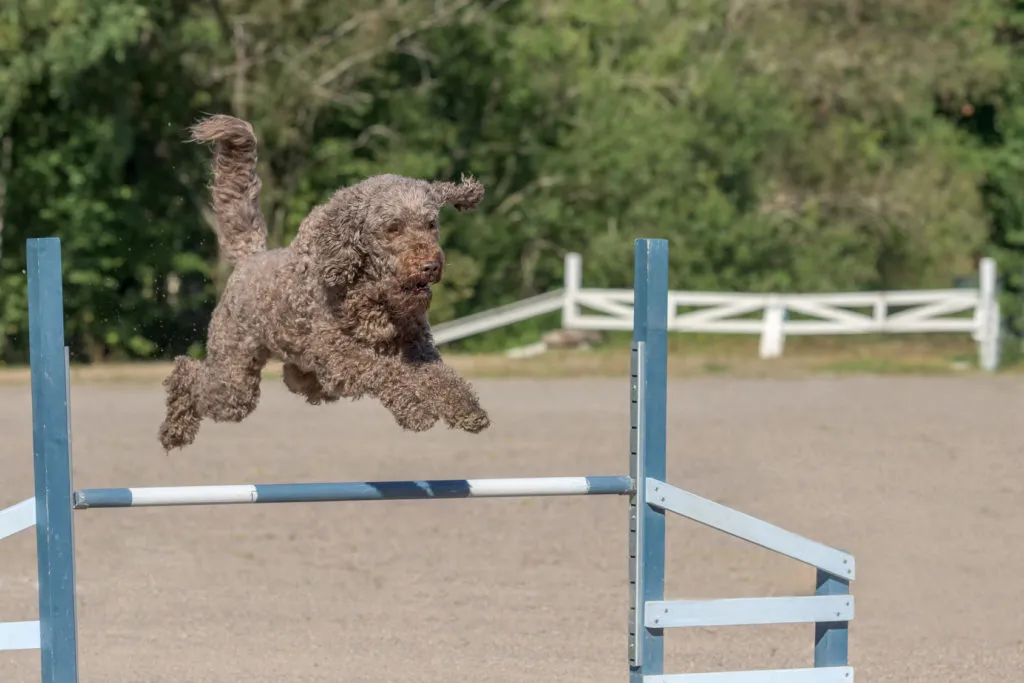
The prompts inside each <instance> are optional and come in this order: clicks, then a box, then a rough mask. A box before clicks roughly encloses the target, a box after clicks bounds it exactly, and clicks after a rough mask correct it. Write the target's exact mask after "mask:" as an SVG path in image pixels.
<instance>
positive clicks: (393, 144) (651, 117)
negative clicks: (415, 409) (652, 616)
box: [0, 0, 1024, 361]
mask: <svg viewBox="0 0 1024 683" xmlns="http://www.w3.org/2000/svg"><path fill="white" fill-rule="evenodd" d="M204 112H227V113H232V114H235V115H238V116H243V117H245V118H248V119H250V120H251V121H253V123H254V125H255V127H256V129H257V133H258V135H259V138H260V144H261V157H260V159H261V161H260V164H261V167H260V172H261V174H262V176H263V178H264V193H263V197H262V206H263V210H264V213H265V214H266V216H267V218H268V223H269V226H270V234H271V239H272V242H273V244H275V245H280V244H284V243H287V241H288V240H289V239H290V238H291V236H292V235H293V234H294V231H295V230H296V228H297V226H298V223H299V221H300V220H301V219H302V217H303V216H304V215H305V213H306V212H307V211H308V210H309V208H310V207H311V206H312V205H314V204H315V203H317V202H319V201H322V200H324V199H325V198H326V197H327V196H328V195H329V194H330V192H331V191H332V190H333V189H335V188H336V187H337V186H339V185H341V184H345V183H349V182H353V181H356V180H358V179H359V178H361V177H363V176H365V175H368V174H372V173H377V172H383V171H390V172H397V173H403V174H409V175H417V176H424V177H457V176H458V175H459V173H460V172H463V171H468V172H471V173H473V174H475V175H477V176H478V177H480V178H481V179H482V180H483V181H484V182H485V183H486V185H487V186H488V196H487V200H486V202H485V204H484V205H483V206H482V208H481V210H479V211H477V212H476V213H472V214H467V215H457V214H455V213H454V212H452V213H451V214H449V215H446V217H445V220H444V222H443V232H444V235H443V239H444V242H445V246H446V249H447V252H448V258H449V263H450V266H449V273H448V280H447V282H446V283H445V284H444V285H443V287H441V288H440V291H439V293H438V297H437V302H436V308H435V312H434V314H433V319H434V320H435V321H440V320H444V319H447V318H450V317H452V316H455V315H461V314H466V313H469V312H472V311H476V310H481V309H484V308H487V307H490V306H494V305H497V304H500V303H504V302H507V301H510V300H514V299H517V298H520V297H522V296H525V295H529V294H533V293H537V292H540V291H544V290H546V289H548V288H550V287H553V286H557V285H558V283H559V281H560V278H561V271H562V257H563V255H564V254H565V252H567V251H581V252H582V253H583V254H584V264H585V268H586V273H585V280H586V282H588V283H590V284H594V285H610V286H628V285H629V283H630V280H631V273H630V269H631V266H632V249H631V244H630V243H631V241H632V240H633V238H635V237H637V236H653V237H666V238H668V239H669V240H670V241H671V244H672V254H673V259H672V273H671V278H672V281H671V285H672V286H673V287H677V288H686V289H723V290H747V291H755V290H788V291H815V290H818V291H822V290H833V291H834V290H840V289H864V288H888V287H935V286H938V287H946V286H950V285H951V284H952V282H953V280H954V279H955V278H957V277H961V276H964V275H970V274H971V273H973V272H974V271H975V269H976V262H977V258H978V257H979V256H981V255H984V254H992V255H994V256H996V257H997V258H998V260H999V264H1000V272H1001V273H1002V274H1003V276H1004V278H1005V281H1004V286H1005V289H1006V291H1007V292H1008V294H1007V295H1006V299H1005V301H1006V307H1005V312H1006V313H1007V316H1008V318H1009V321H1010V322H1011V324H1013V325H1014V326H1016V329H1018V330H1020V329H1021V328H1022V326H1024V315H1022V312H1021V311H1020V310H1019V309H1020V308H1021V306H1020V298H1019V295H1020V294H1021V293H1022V292H1024V2H1022V0H977V1H976V2H974V3H963V2H955V1H953V0H903V1H902V2H898V3H891V2H882V1H881V0H849V1H847V2H842V3H836V2H833V1H831V0H769V1H766V2H733V1H725V2H723V1H722V0H689V1H687V2H673V1H669V0H663V1H657V0H563V1H561V2H552V3H543V2H521V1H516V0H489V1H488V0H479V1H476V0H430V1H429V2H427V1H426V0H350V1H348V2H341V1H340V0H293V1H290V2H278V1H276V0H252V1H248V2H246V1H243V0H208V1H204V2H188V1H187V0H8V1H7V2H4V3H3V4H2V5H0V249H2V251H0V324H2V325H3V331H4V334H3V335H2V336H0V340H2V341H0V344H2V347H0V359H2V360H6V361H17V360H22V359H24V357H25V353H26V347H27V335H26V332H27V325H26V309H25V303H26V302H25V289H26V284H25V276H24V268H25V263H24V258H25V256H24V251H25V239H26V238H27V237H32V236H43V235H56V236H60V237H61V238H62V239H63V240H64V250H65V268H66V285H65V287H66V300H67V311H68V332H69V337H70V339H71V343H72V344H73V350H74V352H75V354H76V355H77V356H78V357H80V358H83V359H90V360H99V359H104V358H125V357H128V358H139V357H162V356H168V355H170V354H173V353H179V352H182V351H185V350H187V349H189V348H190V347H194V345H195V344H196V343H197V342H200V343H201V340H202V337H203V331H204V327H205V322H206V320H207V319H208V315H209V311H210V309H211V307H212V305H213V303H214V301H215V297H216V291H217V287H218V284H219V282H220V281H221V278H222V277H223V273H222V272H220V270H219V269H218V267H217V263H216V245H215V240H214V239H213V236H212V232H211V231H210V228H209V225H208V221H209V210H208V208H207V194H206V183H207V181H208V174H207V162H208V153H207V151H206V150H204V149H202V148H198V147H196V146H194V145H189V144H185V143H184V138H185V129H186V127H187V126H188V125H189V124H190V123H191V122H192V121H193V120H195V119H196V118H197V117H198V116H200V115H201V114H202V113H204ZM1015 297H1017V298H1015ZM1014 302H1016V303H1014Z"/></svg>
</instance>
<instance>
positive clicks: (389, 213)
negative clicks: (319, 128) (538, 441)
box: [160, 115, 490, 451]
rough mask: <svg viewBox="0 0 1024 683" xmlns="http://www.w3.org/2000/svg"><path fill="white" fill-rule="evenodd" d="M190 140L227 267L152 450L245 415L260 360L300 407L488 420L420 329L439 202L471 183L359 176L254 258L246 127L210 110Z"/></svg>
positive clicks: (251, 149) (420, 422) (174, 374)
mask: <svg viewBox="0 0 1024 683" xmlns="http://www.w3.org/2000/svg"><path fill="white" fill-rule="evenodd" d="M191 132H192V140H193V141H195V142H212V143H214V154H213V164H212V165H213V183H212V194H213V208H214V211H215V213H216V231H217V241H218V244H219V250H220V257H221V258H222V259H225V260H226V261H227V262H229V263H233V264H234V270H233V272H232V273H231V275H230V277H229V278H228V281H227V284H226V286H225V289H224V292H223V294H222V295H221V298H220V301H219V302H218V304H217V306H216V308H215V309H214V311H213V316H212V318H211V321H210V327H209V332H208V340H207V355H206V358H205V359H204V360H202V361H199V360H196V359H194V358H189V357H186V356H179V357H178V358H176V359H175V363H174V369H173V370H172V371H171V374H170V375H169V376H168V377H167V378H166V379H165V380H164V387H165V388H166V390H167V416H166V418H165V420H164V422H163V424H161V425H160V443H161V444H162V445H163V447H164V448H165V449H166V450H168V451H169V450H170V449H172V448H181V447H183V446H186V445H188V444H190V443H192V442H193V441H194V440H195V438H196V434H197V433H198V432H199V424H200V422H201V420H202V419H203V418H210V419H211V420H214V421H217V422H240V421H241V420H243V419H245V418H246V417H247V416H248V415H249V414H250V413H252V411H253V410H254V409H255V408H256V404H257V403H258V402H259V398H260V374H261V371H262V370H263V367H264V365H265V364H266V363H267V361H268V360H270V359H271V358H276V359H278V360H281V361H283V363H284V383H285V385H286V386H287V387H288V389H289V390H291V391H292V392H293V393H296V394H299V395H300V396H304V397H305V399H306V401H307V402H309V403H311V404H313V405H318V404H321V403H331V402H334V401H337V400H338V399H339V398H341V397H345V398H349V399H353V400H354V399H359V398H362V397H364V396H372V397H375V398H377V399H378V400H380V402H381V403H382V404H383V405H384V406H385V407H386V408H387V409H388V410H390V411H391V414H392V415H393V416H394V418H395V420H396V421H397V423H398V424H399V425H400V426H401V427H403V428H405V429H409V430H413V431H422V430H426V429H430V428H431V427H432V426H434V424H435V423H436V422H437V421H438V420H439V419H442V420H444V421H445V422H446V423H447V424H448V425H449V426H450V427H454V428H458V429H463V430H465V431H468V432H472V433H477V432H479V431H481V430H483V429H485V428H486V427H487V426H488V425H489V424H490V420H489V418H488V416H487V413H486V412H485V411H484V410H483V409H482V408H481V407H480V404H479V403H478V401H477V397H476V395H475V394H474V392H473V389H472V387H471V386H470V385H469V383H468V382H466V380H464V379H463V378H461V377H459V376H458V375H457V374H455V372H454V371H453V370H452V369H451V368H450V367H449V366H447V365H445V364H444V363H443V362H442V361H441V356H440V354H439V353H438V351H437V349H436V348H435V346H434V343H433V338H432V337H431V334H430V326H429V324H428V322H427V311H428V309H429V308H430V300H431V291H430V286H431V284H434V283H436V282H438V281H439V280H440V279H441V275H442V273H443V272H444V265H445V261H444V253H443V252H442V250H441V247H440V244H439V242H438V214H439V213H440V210H441V207H442V206H444V205H445V204H450V205H452V206H454V207H455V208H456V209H458V210H460V211H466V210H471V209H473V208H475V207H476V205H477V204H478V203H479V202H480V200H481V199H482V198H483V196H484V188H483V185H481V184H480V183H479V182H478V181H476V180H474V179H472V178H466V177H463V178H462V182H461V183H459V184H455V183H451V182H427V181H424V180H415V179H411V178H403V177H401V176H397V175H380V176H373V177H371V178H368V179H366V180H363V181H362V182H360V183H358V184H356V185H353V186H351V187H345V188H342V189H340V190H338V191H336V192H335V193H334V195H333V196H332V197H331V198H330V200H328V201H327V202H326V203H324V204H321V205H319V206H316V207H314V208H313V209H312V211H310V213H309V215H308V216H306V218H305V219H304V220H303V221H302V224H301V225H300V226H299V230H298V234H297V235H296V237H295V239H294V240H293V241H292V243H291V244H290V245H289V246H287V247H285V248H281V249H272V250H268V249H267V226H266V222H265V221H264V218H263V215H262V213H261V212H260V208H259V199H258V198H259V192H260V187H261V181H260V178H259V176H258V175H257V174H256V136H255V134H254V133H253V129H252V126H251V125H250V124H249V123H248V122H246V121H243V120H241V119H237V118H234V117H231V116H224V115H216V116H211V117H209V118H206V119H203V120H201V121H200V122H198V123H197V124H196V125H194V126H193V127H192V129H191Z"/></svg>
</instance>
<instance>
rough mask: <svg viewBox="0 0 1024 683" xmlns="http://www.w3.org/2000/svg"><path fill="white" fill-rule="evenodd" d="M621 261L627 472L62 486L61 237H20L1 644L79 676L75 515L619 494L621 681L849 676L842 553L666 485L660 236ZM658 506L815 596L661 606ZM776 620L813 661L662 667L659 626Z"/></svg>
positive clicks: (821, 682) (64, 358)
mask: <svg viewBox="0 0 1024 683" xmlns="http://www.w3.org/2000/svg"><path fill="white" fill-rule="evenodd" d="M634 257H635V262H634V284H633V287H634V289H633V304H634V308H633V310H634V318H633V344H632V349H631V372H630V375H631V376H630V398H631V401H630V471H629V475H621V476H574V477H542V478H520V479H452V480H440V481H392V482H341V483H298V484H262V485H261V484H242V485H228V486H181V487H158V488H102V489H83V490H75V489H74V486H73V481H72V469H71V429H70V426H71V425H70V405H69V403H70V391H69V389H70V384H69V370H68V354H67V348H66V347H65V345H64V310H63V293H62V279H61V254H60V241H59V240H58V239H56V238H45V239H31V240H28V285H29V332H30V359H31V375H32V429H33V461H34V471H35V496H34V497H33V498H29V499H28V500H25V501H23V502H21V503H18V504H16V505H14V506H12V507H10V508H7V509H6V510H2V511H0V539H3V538H5V537H7V536H10V535H12V534H15V533H17V532H19V531H22V530H25V529H29V528H31V527H32V526H35V527H36V541H37V559H38V575H39V618H38V619H37V620H32V621H21V622H14V623H0V650H31V649H39V650H40V651H41V660H42V661H41V664H42V679H41V680H42V683H77V682H78V680H79V666H78V627H77V606H76V599H75V547H74V524H73V514H74V512H75V511H76V510H88V509H96V508H121V507H147V506H175V505H218V504H220V505H223V504H250V503H252V504H260V503H299V502H336V501H370V500H409V499H422V500H433V499H451V498H488V497H522V496H580V495H621V496H628V499H629V527H628V529H629V541H630V542H629V548H630V551H629V557H628V561H627V562H626V564H627V566H628V576H629V579H628V581H629V583H628V598H627V597H626V595H623V606H622V609H623V610H624V611H628V615H629V629H628V633H627V638H626V640H627V643H626V645H627V662H628V675H629V681H630V683H769V682H771V683H850V682H852V681H853V677H854V674H853V668H852V667H850V666H849V665H848V622H849V621H850V620H851V619H852V618H853V597H852V596H851V595H850V594H849V585H850V582H851V581H852V580H853V579H854V578H855V566H854V558H853V556H852V555H850V554H848V553H846V552H843V551H841V550H837V549H834V548H831V547H828V546H826V545H822V544H821V543H817V542H815V541H811V540H808V539H806V538H803V537H801V536H798V535H796V534H793V533H790V532H788V531H785V530H784V529H781V528H779V527H777V526H774V525H772V524H769V523H768V522H764V521H762V520H759V519H756V518H754V517H751V516H749V515H746V514H743V513H741V512H738V511H736V510H733V509H731V508H728V507H725V506H724V505H720V504H718V503H715V502H713V501H710V500H707V499H705V498H701V497H700V496H697V495H694V494H692V493H689V492H687V491H684V490H682V489H679V488H677V487H675V486H672V485H670V484H667V483H666V462H665V431H666V430H665V427H666V424H665V423H666V389H667V367H666V365H667V332H666V326H667V325H666V323H667V317H668V244H667V242H665V241H664V240H651V239H641V240H637V242H636V245H635V254H634ZM665 511H669V512H673V513H675V514H678V515H680V516H682V517H685V518H688V519H691V520H694V521H696V522H699V523H701V524H704V525H707V526H710V527H712V528H714V529H718V530H719V531H722V532H724V533H727V534H730V535H732V536H735V537H738V538H741V539H744V540H746V541H749V542H751V543H754V544H756V545H759V546H761V547H764V548H767V549H769V550H772V551H775V552H777V553H780V554H782V555H786V556H788V557H791V558H793V559H795V560H799V561H801V562H804V563H806V564H809V565H811V566H814V567H815V568H816V569H817V579H816V587H815V594H814V595H809V596H798V597H774V598H741V599H726V600H666V599H665ZM623 521H624V523H625V520H623ZM624 559H625V558H624ZM627 600H628V602H627ZM783 623H814V624H815V636H814V646H813V666H811V667H808V668H803V669H784V670H783V669H779V670H762V671H736V672H719V673H692V674H668V675H666V674H665V673H664V671H663V653H664V648H663V636H664V629H666V628H675V627H694V626H731V625H736V626H738V625H752V624H783ZM809 663H810V662H809ZM624 668H625V667H624ZM623 673H626V672H625V671H624V672H623Z"/></svg>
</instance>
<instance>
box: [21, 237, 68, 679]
mask: <svg viewBox="0 0 1024 683" xmlns="http://www.w3.org/2000/svg"><path fill="white" fill-rule="evenodd" d="M26 256H27V266H28V267H27V272H28V318H29V358H30V369H31V375H32V447H33V448H32V449H33V462H34V469H35V488H36V554H37V558H38V568H39V620H40V641H41V650H42V683H76V682H77V681H78V642H77V633H76V630H77V618H76V609H75V556H74V527H73V520H72V511H71V491H72V488H71V451H70V444H69V443H68V442H69V429H68V428H69V419H68V386H67V380H68V377H67V366H66V364H65V355H64V294H63V281H62V277H61V258H60V240H58V239H56V238H45V239H30V240H28V249H27V254H26Z"/></svg>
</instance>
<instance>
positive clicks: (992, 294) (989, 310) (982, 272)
mask: <svg viewBox="0 0 1024 683" xmlns="http://www.w3.org/2000/svg"><path fill="white" fill-rule="evenodd" d="M996 277H997V276H996V262H995V259H993V258H991V257H988V256H986V257H985V258H983V259H981V262H980V263H979V264H978V307H979V308H980V309H981V316H980V318H981V320H980V321H979V323H980V329H979V330H978V365H980V366H981V367H982V369H984V370H986V371H987V372H995V371H996V370H997V369H998V368H999V352H1000V348H999V347H1000V341H1001V340H1000V337H1001V330H1000V327H1001V320H1000V318H1001V313H1000V309H999V291H998V288H997V281H996Z"/></svg>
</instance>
